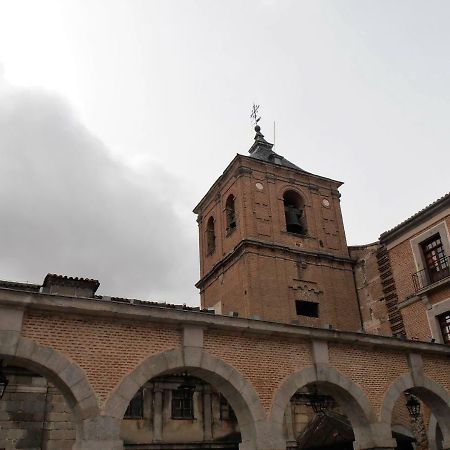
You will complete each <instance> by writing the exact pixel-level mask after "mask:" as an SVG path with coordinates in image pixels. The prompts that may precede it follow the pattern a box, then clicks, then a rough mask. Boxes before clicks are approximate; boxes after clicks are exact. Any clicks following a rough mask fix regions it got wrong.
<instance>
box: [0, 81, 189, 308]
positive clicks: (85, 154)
mask: <svg viewBox="0 0 450 450" xmlns="http://www.w3.org/2000/svg"><path fill="white" fill-rule="evenodd" d="M0 90H1V86H0ZM144 173H145V178H142V177H143V176H144V175H142V173H139V174H138V173H134V172H133V171H132V170H131V169H129V168H126V167H124V166H123V165H121V164H120V163H119V162H117V161H115V160H114V159H113V158H112V157H111V156H110V154H109V152H108V150H107V148H105V146H104V145H103V144H102V142H100V141H99V140H98V139H96V138H95V136H93V135H92V133H90V132H89V131H88V130H87V129H86V128H84V127H83V125H82V124H81V123H80V121H79V120H78V119H77V117H76V116H75V115H74V114H73V113H72V112H71V110H70V108H69V107H68V105H67V104H66V103H65V102H64V101H63V100H62V99H61V98H58V97H57V96H55V95H52V94H49V93H46V92H42V91H38V90H23V89H21V90H18V89H5V88H4V89H3V90H2V91H0V203H1V211H2V214H1V222H0V242H1V245H0V248H1V251H0V278H2V279H13V280H24V281H25V280H28V281H30V282H41V281H42V280H43V277H44V276H45V274H46V273H47V272H54V273H60V274H67V275H73V276H84V277H90V278H97V279H99V280H100V282H101V292H102V293H105V294H109V295H123V296H134V297H139V298H150V299H156V300H166V299H167V300H170V301H177V302H187V303H191V304H192V303H196V300H197V299H196V294H195V291H194V288H193V287H192V279H194V277H195V273H196V272H197V268H196V261H195V260H193V259H192V255H195V246H196V243H195V241H194V239H193V235H192V232H191V234H189V233H188V232H186V231H185V230H186V225H185V224H184V223H183V219H182V218H180V215H179V214H176V211H175V207H174V204H172V203H171V202H170V201H168V199H170V197H171V196H172V195H176V192H175V191H177V192H179V191H182V190H183V189H182V186H179V183H177V180H175V179H173V177H171V176H170V174H169V173H167V172H166V171H164V170H163V169H162V168H160V167H157V166H155V165H152V166H151V167H147V168H146V170H145V171H144ZM194 224H195V222H194V218H193V217H192V225H191V227H192V229H194V228H195V226H194ZM191 231H192V230H191ZM194 232H195V231H194ZM187 255H191V257H189V256H187ZM162 297H164V298H162Z"/></svg>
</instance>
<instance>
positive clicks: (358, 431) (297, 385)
mask: <svg viewBox="0 0 450 450" xmlns="http://www.w3.org/2000/svg"><path fill="white" fill-rule="evenodd" d="M308 391H309V392H314V391H317V392H318V393H319V395H322V396H328V397H329V398H330V399H331V402H334V403H335V405H334V406H333V407H330V408H329V409H330V410H331V414H328V416H329V422H331V421H332V420H336V421H341V422H343V421H344V420H345V421H348V423H349V424H350V425H351V429H352V431H353V435H354V439H355V443H354V444H353V446H354V448H361V449H365V448H375V447H391V446H392V445H393V440H392V438H390V429H388V428H387V427H386V426H383V425H381V424H378V423H377V421H376V415H375V413H374V411H373V409H372V406H371V404H370V402H369V400H368V399H367V397H366V396H365V395H364V393H363V392H362V391H361V389H360V388H359V387H358V386H357V385H356V384H355V383H353V382H352V381H351V380H349V379H348V378H346V377H345V376H343V375H342V374H340V373H339V372H338V371H336V370H335V369H333V368H331V367H322V368H321V369H320V372H319V373H318V371H316V368H313V367H311V368H307V369H303V370H301V371H299V372H296V373H294V374H292V375H291V376H289V377H287V378H286V379H285V380H284V382H283V383H282V384H281V386H280V387H279V388H278V390H277V391H276V392H275V395H274V398H273V402H272V409H271V415H270V419H271V421H272V422H273V423H274V426H275V429H276V433H277V434H282V433H283V428H284V427H286V420H287V418H286V413H287V412H288V411H289V406H290V403H291V401H292V398H293V397H294V396H296V395H297V396H298V395H299V394H300V395H302V394H303V393H304V392H308ZM288 414H289V412H288ZM332 416H333V417H332ZM342 419H344V420H342ZM314 420H316V421H317V419H314ZM319 425H320V424H319ZM327 426H328V425H327ZM323 427H324V428H323V429H326V426H323ZM341 430H344V427H342V428H341ZM341 433H342V434H344V432H343V431H341ZM287 437H288V440H289V436H287ZM296 438H297V437H296ZM301 438H302V439H304V437H303V436H302V437H301ZM347 439H348V438H347ZM288 444H289V443H288ZM326 444H329V443H328V442H326V439H325V440H324V445H326Z"/></svg>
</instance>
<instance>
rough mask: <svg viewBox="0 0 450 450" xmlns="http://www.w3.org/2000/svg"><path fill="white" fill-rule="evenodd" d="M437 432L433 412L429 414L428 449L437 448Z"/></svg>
mask: <svg viewBox="0 0 450 450" xmlns="http://www.w3.org/2000/svg"><path fill="white" fill-rule="evenodd" d="M437 432H438V423H437V420H436V417H435V416H434V414H431V415H430V420H429V422H428V430H427V439H428V447H429V450H437V449H438V446H437Z"/></svg>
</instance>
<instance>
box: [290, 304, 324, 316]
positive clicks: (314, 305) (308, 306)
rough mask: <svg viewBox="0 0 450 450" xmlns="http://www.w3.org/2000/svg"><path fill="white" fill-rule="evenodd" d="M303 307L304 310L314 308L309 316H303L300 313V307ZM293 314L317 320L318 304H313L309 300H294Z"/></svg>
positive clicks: (318, 314) (318, 313)
mask: <svg viewBox="0 0 450 450" xmlns="http://www.w3.org/2000/svg"><path fill="white" fill-rule="evenodd" d="M302 305H303V306H305V307H306V308H314V312H313V313H311V314H303V313H301V312H300V310H301V306H302ZM295 312H296V314H297V316H300V317H311V318H313V319H318V318H319V317H320V303H319V302H313V301H310V300H295Z"/></svg>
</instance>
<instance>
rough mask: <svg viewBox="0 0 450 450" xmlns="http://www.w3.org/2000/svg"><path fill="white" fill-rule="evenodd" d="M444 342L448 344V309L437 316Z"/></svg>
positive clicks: (449, 339)
mask: <svg viewBox="0 0 450 450" xmlns="http://www.w3.org/2000/svg"><path fill="white" fill-rule="evenodd" d="M438 320H439V325H440V327H441V333H442V338H443V340H444V344H450V311H448V312H446V313H444V314H441V315H440V316H438Z"/></svg>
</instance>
